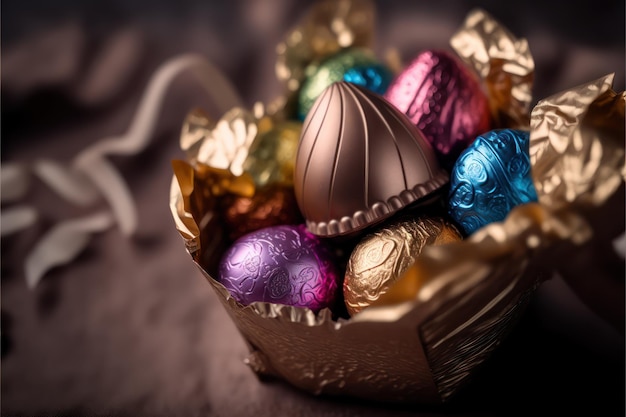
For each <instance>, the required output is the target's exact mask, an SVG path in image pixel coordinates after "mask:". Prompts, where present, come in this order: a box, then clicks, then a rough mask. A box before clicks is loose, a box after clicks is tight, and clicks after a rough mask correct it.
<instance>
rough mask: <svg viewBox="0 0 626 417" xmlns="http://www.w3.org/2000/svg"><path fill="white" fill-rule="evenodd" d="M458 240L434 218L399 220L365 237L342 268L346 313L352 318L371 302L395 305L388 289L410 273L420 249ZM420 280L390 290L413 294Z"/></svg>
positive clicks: (453, 229) (456, 234)
mask: <svg viewBox="0 0 626 417" xmlns="http://www.w3.org/2000/svg"><path fill="white" fill-rule="evenodd" d="M460 240H462V236H461V233H460V232H459V231H458V230H457V229H456V227H455V226H454V225H453V224H452V223H450V222H448V221H446V220H445V219H443V218H440V217H434V216H416V217H413V216H411V217H408V218H403V219H400V220H396V221H393V222H391V223H389V224H386V225H385V226H382V227H379V228H378V229H377V230H376V231H374V232H372V233H370V234H368V235H366V236H365V237H364V238H363V239H362V240H361V241H359V243H358V244H357V245H356V247H355V248H354V249H353V250H352V253H351V255H350V259H349V260H348V265H347V268H346V273H345V278H344V283H343V293H344V300H345V303H346V308H347V309H348V313H349V314H350V315H351V316H353V315H355V314H357V313H358V312H360V311H361V310H363V309H364V308H367V307H368V306H370V305H371V304H372V303H374V302H378V305H382V304H395V303H397V302H398V300H401V296H397V295H396V296H394V295H393V294H390V293H389V288H390V287H392V286H393V284H394V283H395V282H396V281H397V280H398V279H399V278H400V277H401V276H402V275H404V274H405V273H406V272H407V270H408V269H410V266H411V264H413V263H414V262H415V259H416V258H417V257H418V256H419V254H420V253H421V252H422V250H423V249H424V247H426V246H428V245H438V244H442V243H450V242H453V241H460ZM420 280H421V277H419V276H415V277H414V279H412V280H411V282H412V283H414V284H415V286H412V287H411V288H410V289H406V288H404V287H402V286H400V287H395V288H394V290H395V291H401V292H402V291H411V290H413V291H414V290H417V289H419V286H420ZM407 281H408V280H407Z"/></svg>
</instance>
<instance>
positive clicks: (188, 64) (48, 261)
mask: <svg viewBox="0 0 626 417" xmlns="http://www.w3.org/2000/svg"><path fill="white" fill-rule="evenodd" d="M184 72H190V73H191V74H193V75H194V76H195V78H196V80H197V81H198V82H199V83H200V84H201V85H202V87H203V88H204V90H205V91H206V92H207V93H208V95H209V98H210V99H211V100H212V101H213V102H214V104H215V105H216V108H217V110H218V111H219V112H220V114H223V113H225V112H227V111H228V110H230V109H232V108H234V107H237V106H241V103H242V100H241V98H240V97H239V95H238V93H237V91H236V89H235V88H234V87H233V85H232V84H231V82H230V81H229V80H228V78H226V77H225V76H224V74H223V73H222V72H221V71H220V70H219V69H218V68H217V67H215V66H214V65H213V64H212V63H211V62H209V61H208V60H206V59H205V58H204V57H202V56H200V55H197V54H184V55H179V56H175V57H174V58H171V59H170V60H168V61H166V62H165V63H163V64H162V65H161V66H160V67H159V68H157V70H156V71H155V73H154V74H153V75H152V77H151V79H150V80H149V82H148V86H147V87H146V89H145V90H144V93H143V96H142V98H141V101H140V104H139V107H138V109H137V111H136V113H135V115H134V117H133V120H132V122H131V125H130V127H129V129H128V130H127V131H126V132H125V133H124V134H122V135H119V136H111V137H107V138H104V139H102V140H100V141H98V142H96V143H94V144H93V145H91V146H89V147H87V148H86V149H84V150H83V151H81V152H80V153H79V154H78V155H77V156H76V157H75V158H74V159H73V160H72V162H71V164H69V165H65V164H62V163H59V162H56V161H53V160H48V159H40V160H38V161H36V162H35V163H33V164H32V166H31V167H29V168H26V167H24V166H22V165H20V164H14V163H9V164H4V166H3V167H2V202H3V203H4V202H15V201H18V200H19V199H20V198H22V197H23V196H24V195H25V194H26V193H27V190H28V185H29V182H30V181H29V179H30V178H29V177H30V174H31V173H32V174H34V175H36V176H37V177H38V178H39V179H40V180H41V181H42V182H43V183H45V184H46V185H47V186H48V187H50V188H51V189H52V190H54V191H55V192H56V193H57V194H58V195H59V196H60V197H62V198H63V199H65V200H67V201H68V202H70V203H72V204H75V205H79V206H90V205H93V204H95V203H96V202H97V201H98V200H100V199H101V198H103V199H104V200H105V201H106V202H107V203H108V205H109V207H110V209H111V213H109V212H99V213H97V214H94V215H93V216H88V217H86V218H83V219H78V220H69V221H64V222H61V223H60V224H59V225H57V226H55V227H53V228H52V230H51V231H50V232H49V233H48V234H46V235H45V236H44V237H43V238H42V239H41V240H40V241H39V242H38V243H37V244H36V246H35V248H34V249H33V251H32V252H31V253H30V254H29V255H28V256H27V261H26V266H25V274H26V282H27V284H28V286H29V288H34V287H35V286H36V284H37V283H38V282H39V281H40V279H41V277H43V276H44V275H45V274H46V272H47V271H48V270H50V269H51V268H53V267H55V266H58V265H61V264H64V263H68V262H70V261H71V260H72V259H74V257H75V256H76V255H77V254H78V253H80V251H81V250H82V249H83V248H84V247H85V246H86V245H87V244H88V243H89V239H90V237H91V236H92V234H93V233H95V232H101V231H104V230H106V229H108V228H110V227H112V226H113V225H114V224H117V225H118V226H119V228H120V230H121V231H122V233H123V234H124V235H126V236H132V235H133V234H134V233H135V232H136V229H137V223H138V222H137V219H138V215H137V209H136V206H135V203H134V200H133V198H132V192H131V190H130V189H129V187H128V186H127V184H126V182H125V180H124V178H123V176H122V175H121V173H120V172H119V171H118V170H117V169H116V167H115V166H114V165H113V164H112V163H111V162H110V161H109V160H108V159H107V156H111V155H118V156H120V155H121V156H132V155H136V154H138V153H140V152H142V151H143V150H144V149H145V148H146V147H147V146H148V145H149V143H150V140H151V139H152V137H153V136H154V130H155V128H156V125H157V122H158V120H159V119H158V117H159V113H160V110H161V107H162V105H163V101H164V100H165V95H166V93H167V91H168V89H169V87H170V86H171V84H172V83H173V81H174V80H175V79H176V77H178V76H179V75H180V74H182V73H184ZM37 217H38V216H37V212H36V211H34V209H33V208H25V207H21V208H19V209H18V210H17V211H9V210H7V209H3V212H2V235H3V236H4V235H6V234H11V233H16V232H18V231H19V230H22V229H24V228H26V227H28V226H30V225H32V224H33V223H34V222H35V221H36V219H37Z"/></svg>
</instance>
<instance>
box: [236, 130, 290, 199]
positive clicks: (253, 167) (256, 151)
mask: <svg viewBox="0 0 626 417" xmlns="http://www.w3.org/2000/svg"><path fill="white" fill-rule="evenodd" d="M301 129H302V123H301V122H299V121H294V120H287V121H282V122H279V123H277V124H276V125H275V126H273V127H272V128H271V129H269V130H268V131H266V132H263V133H260V134H259V135H258V136H257V137H256V138H255V139H254V141H253V142H252V144H251V145H250V149H249V150H248V156H247V157H246V160H245V161H244V163H243V169H244V171H245V172H247V173H248V174H250V176H252V178H253V179H254V182H255V184H256V185H257V186H260V187H262V186H266V185H270V184H282V185H286V186H291V185H293V169H294V164H295V161H296V149H297V148H298V140H300V131H301Z"/></svg>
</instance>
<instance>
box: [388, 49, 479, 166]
mask: <svg viewBox="0 0 626 417" xmlns="http://www.w3.org/2000/svg"><path fill="white" fill-rule="evenodd" d="M385 98H386V99H387V100H389V102H391V103H392V104H393V105H394V106H396V107H397V108H398V109H400V110H401V111H402V112H403V113H405V114H406V115H407V116H408V117H409V119H411V121H412V122H413V123H414V124H415V125H416V126H417V127H418V128H419V129H420V130H421V131H422V133H423V134H424V136H425V137H426V139H427V140H428V141H429V142H430V144H431V145H432V146H433V147H434V149H435V151H436V152H437V156H438V158H439V161H440V163H441V165H442V166H443V167H444V168H446V169H450V168H451V166H452V165H453V164H454V162H455V161H456V159H457V157H458V156H459V154H460V153H461V152H462V151H463V150H464V149H465V148H466V147H467V146H468V145H469V144H470V143H471V142H472V141H473V140H474V138H475V137H476V136H478V135H480V134H481V133H485V132H487V131H488V130H489V129H490V128H491V115H490V109H489V101H488V98H487V95H486V94H485V93H484V92H483V90H482V87H481V84H480V83H479V80H478V78H477V76H476V75H474V74H473V73H472V72H471V71H470V70H469V69H468V67H466V66H465V65H464V64H463V63H462V62H461V61H460V59H459V58H458V57H456V56H454V55H453V54H452V53H450V52H447V51H444V50H426V51H424V52H422V53H420V54H419V55H418V56H417V57H416V58H415V59H413V61H411V63H410V64H409V65H408V66H407V67H406V68H405V69H404V70H403V71H402V72H401V73H400V74H398V76H397V77H396V78H395V79H394V80H393V81H392V82H391V84H390V85H389V87H388V88H387V90H386V91H385Z"/></svg>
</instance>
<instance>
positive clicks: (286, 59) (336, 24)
mask: <svg viewBox="0 0 626 417" xmlns="http://www.w3.org/2000/svg"><path fill="white" fill-rule="evenodd" d="M375 18H376V15H375V8H374V4H373V2H372V1H371V0H322V1H318V2H316V3H315V4H313V6H312V7H311V8H310V9H309V10H308V11H307V13H306V14H305V16H304V17H303V18H302V20H301V21H300V22H299V24H297V25H296V26H295V27H294V28H293V29H292V30H291V31H290V32H289V33H288V34H287V36H286V37H285V38H284V40H283V41H282V42H280V43H279V44H278V45H277V47H276V52H277V55H278V56H277V61H276V76H277V77H278V79H279V80H281V81H283V82H284V83H285V85H286V86H287V89H288V90H289V91H291V92H295V91H296V90H298V89H299V88H300V86H301V84H302V80H303V79H304V78H305V77H306V71H305V70H306V68H307V67H308V66H309V64H311V63H313V62H316V61H320V60H321V59H323V58H325V57H327V56H330V55H332V54H334V53H336V52H338V51H340V50H341V49H344V48H349V47H366V48H371V47H373V43H374V27H375Z"/></svg>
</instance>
